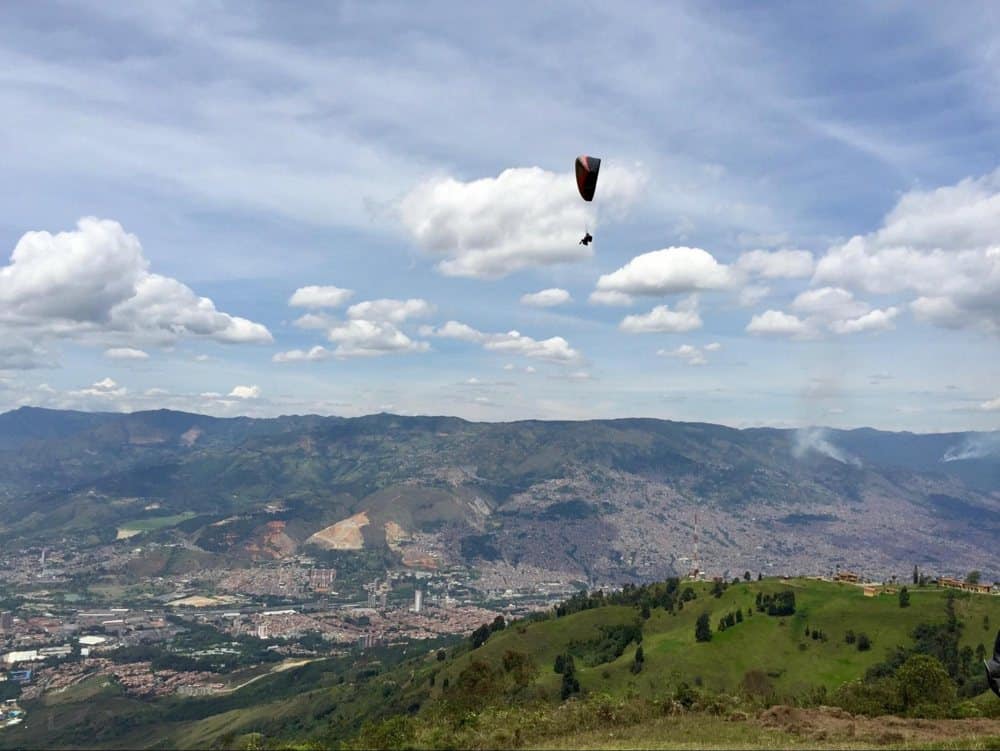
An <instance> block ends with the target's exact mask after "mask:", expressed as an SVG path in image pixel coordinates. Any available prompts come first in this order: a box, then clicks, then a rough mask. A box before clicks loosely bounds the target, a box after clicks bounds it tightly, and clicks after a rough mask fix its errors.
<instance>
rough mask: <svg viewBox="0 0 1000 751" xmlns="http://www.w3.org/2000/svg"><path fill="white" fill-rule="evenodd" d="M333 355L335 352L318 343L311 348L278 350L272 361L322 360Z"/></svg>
mask: <svg viewBox="0 0 1000 751" xmlns="http://www.w3.org/2000/svg"><path fill="white" fill-rule="evenodd" d="M331 357H333V352H332V351H330V350H328V349H327V348H326V347H323V346H320V345H318V344H317V345H316V346H315V347H312V348H311V349H307V350H306V349H290V350H288V351H287V352H278V353H277V354H276V355H274V356H273V357H272V358H271V360H272V362H320V361H322V360H328V359H330V358H331Z"/></svg>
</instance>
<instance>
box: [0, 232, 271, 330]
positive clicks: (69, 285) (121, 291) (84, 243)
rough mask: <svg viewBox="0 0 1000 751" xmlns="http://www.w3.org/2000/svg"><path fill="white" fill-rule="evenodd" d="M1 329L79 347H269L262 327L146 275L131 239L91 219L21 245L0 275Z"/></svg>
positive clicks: (137, 246) (174, 282)
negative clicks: (196, 342)
mask: <svg viewBox="0 0 1000 751" xmlns="http://www.w3.org/2000/svg"><path fill="white" fill-rule="evenodd" d="M0 323H6V324H8V325H16V326H18V327H22V328H27V329H30V330H31V331H33V332H34V333H35V334H37V335H39V336H51V337H73V338H80V339H84V340H85V339H87V337H88V336H91V335H94V334H99V335H101V336H103V337H104V338H109V337H113V336H115V335H120V336H122V337H125V336H127V337H128V338H129V339H131V340H144V341H150V342H152V343H156V344H170V343H173V342H175V341H176V340H177V339H179V338H181V337H202V338H207V339H214V340H215V341H220V342H232V343H263V342H270V341H272V338H271V333H270V332H269V331H268V330H267V328H266V327H265V326H263V325H262V324H259V323H254V322H253V321H249V320H247V319H245V318H240V317H237V316H232V315H229V314H228V313H223V312H221V311H219V310H217V309H216V307H215V304H214V303H213V302H212V301H211V300H210V299H208V298H207V297H199V296H197V295H196V294H195V293H194V292H193V291H192V290H191V289H190V288H189V287H187V286H186V285H184V284H182V283H181V282H179V281H177V280H176V279H172V278H170V277H165V276H161V275H159V274H153V273H151V272H150V271H149V261H148V260H147V259H146V257H145V256H144V255H143V252H142V246H141V245H140V243H139V239H138V238H137V237H136V236H135V235H132V234H129V233H127V232H125V230H124V229H123V228H122V226H121V225H120V224H119V223H118V222H115V221H111V220H101V219H95V218H93V217H86V218H83V219H81V220H80V221H79V222H78V223H77V227H76V229H75V230H72V231H68V232H59V233H57V234H55V235H53V234H50V233H49V232H27V233H25V234H24V235H23V236H22V237H21V239H20V240H19V241H18V243H17V245H16V246H15V248H14V251H13V253H12V254H11V257H10V264H9V265H7V266H4V267H2V268H0Z"/></svg>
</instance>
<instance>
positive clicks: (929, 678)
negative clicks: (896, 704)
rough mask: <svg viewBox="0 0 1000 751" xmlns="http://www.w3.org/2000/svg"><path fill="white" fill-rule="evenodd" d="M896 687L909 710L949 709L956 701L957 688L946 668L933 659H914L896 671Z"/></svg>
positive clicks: (910, 659) (921, 656)
mask: <svg viewBox="0 0 1000 751" xmlns="http://www.w3.org/2000/svg"><path fill="white" fill-rule="evenodd" d="M896 683H897V685H898V686H899V693H900V696H901V698H902V700H903V705H904V707H906V709H915V708H918V707H920V706H921V705H932V706H934V707H938V708H947V707H950V706H951V705H952V703H954V701H955V684H954V683H952V680H951V678H950V677H949V676H948V671H947V670H945V669H944V665H942V664H941V662H940V660H937V659H935V658H933V657H931V656H930V655H920V654H917V655H911V656H910V657H908V658H907V659H906V662H904V663H903V664H902V665H901V666H900V668H899V670H897V671H896Z"/></svg>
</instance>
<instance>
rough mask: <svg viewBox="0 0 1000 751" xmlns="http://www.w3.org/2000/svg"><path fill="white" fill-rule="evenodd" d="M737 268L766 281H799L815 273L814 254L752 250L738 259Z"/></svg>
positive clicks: (806, 251)
mask: <svg viewBox="0 0 1000 751" xmlns="http://www.w3.org/2000/svg"><path fill="white" fill-rule="evenodd" d="M736 267H737V268H738V269H740V270H741V271H744V272H746V273H748V274H753V275H754V276H761V277H764V278H765V279H798V278H803V277H808V276H810V275H811V274H812V273H813V254H812V253H810V252H809V251H808V250H772V251H767V250H751V251H750V252H749V253H743V254H742V255H741V256H740V257H739V258H738V259H737V261H736Z"/></svg>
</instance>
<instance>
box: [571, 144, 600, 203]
mask: <svg viewBox="0 0 1000 751" xmlns="http://www.w3.org/2000/svg"><path fill="white" fill-rule="evenodd" d="M600 171H601V160H600V159H598V158H597V157H593V156H586V155H584V156H578V157H577V158H576V187H578V188H579V189H580V196H581V197H582V198H583V200H584V201H593V200H594V191H595V190H597V173H598V172H600Z"/></svg>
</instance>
